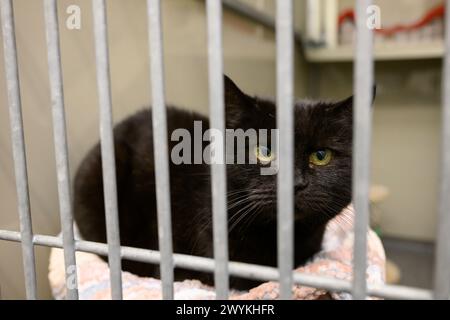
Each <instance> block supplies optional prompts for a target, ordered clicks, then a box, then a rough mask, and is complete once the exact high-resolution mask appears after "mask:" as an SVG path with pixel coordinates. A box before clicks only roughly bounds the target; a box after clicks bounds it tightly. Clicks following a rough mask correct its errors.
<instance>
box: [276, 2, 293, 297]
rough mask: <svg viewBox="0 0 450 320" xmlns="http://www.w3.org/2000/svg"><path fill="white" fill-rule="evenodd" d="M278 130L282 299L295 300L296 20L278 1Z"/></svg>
mask: <svg viewBox="0 0 450 320" xmlns="http://www.w3.org/2000/svg"><path fill="white" fill-rule="evenodd" d="M276 10H277V13H276V46H277V98H276V99H277V128H278V132H279V152H278V177H277V179H278V180H277V199H278V200H277V211H278V219H277V221H278V268H279V271H280V298H281V299H290V298H291V297H292V270H293V268H294V120H293V119H294V117H293V116H294V73H293V72H294V71H293V70H294V45H293V43H294V19H293V3H292V0H282V1H280V0H278V1H277V8H276Z"/></svg>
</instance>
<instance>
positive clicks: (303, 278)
mask: <svg viewBox="0 0 450 320" xmlns="http://www.w3.org/2000/svg"><path fill="white" fill-rule="evenodd" d="M0 240H6V241H14V242H20V241H21V235H20V233H19V232H16V231H8V230H0ZM33 243H34V244H35V245H40V246H45V247H53V248H62V241H61V239H60V238H58V237H53V236H47V235H35V236H34V237H33ZM75 247H76V250H77V251H83V252H90V253H94V254H98V255H103V256H106V255H108V246H107V245H106V244H105V243H98V242H92V241H81V240H77V241H76V242H75ZM121 254H122V258H124V259H128V260H133V261H140V262H146V263H153V264H158V263H160V259H161V255H160V253H159V252H158V251H154V250H148V249H141V248H134V247H127V246H123V247H122V251H121ZM173 257H174V265H175V266H176V267H178V268H184V269H191V270H196V271H202V272H214V271H215V262H214V259H211V258H205V257H197V256H190V255H185V254H177V253H175V254H174V255H173ZM229 271H230V274H231V275H234V276H240V277H245V278H248V279H255V280H263V281H277V280H278V279H279V272H278V270H277V269H276V268H272V267H266V266H260V265H254V264H248V263H242V262H233V261H231V262H229ZM293 283H295V284H300V285H304V286H308V287H315V288H319V289H325V290H330V291H343V292H351V290H352V283H351V282H348V281H345V280H339V279H335V278H331V277H324V276H316V275H311V274H304V273H299V272H293ZM368 294H371V295H373V296H378V297H383V298H390V299H431V298H432V296H433V294H432V292H431V291H430V290H424V289H418V288H410V287H406V286H398V285H381V286H373V285H369V286H368Z"/></svg>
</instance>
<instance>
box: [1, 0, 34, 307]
mask: <svg viewBox="0 0 450 320" xmlns="http://www.w3.org/2000/svg"><path fill="white" fill-rule="evenodd" d="M0 10H1V19H2V21H1V22H2V33H3V50H4V59H5V74H6V88H7V91H8V103H9V118H10V120H9V121H10V125H11V139H12V151H13V159H14V172H15V177H16V192H17V200H18V210H19V219H20V232H21V239H22V243H21V244H22V262H23V270H24V276H25V289H26V294H27V298H28V299H36V298H37V285H36V265H35V257H34V247H33V230H32V225H31V211H30V198H29V191H28V173H27V159H26V151H25V138H24V133H23V121H22V102H21V99H20V83H19V71H18V65H17V48H16V39H15V31H14V12H13V6H12V2H11V0H1V2H0Z"/></svg>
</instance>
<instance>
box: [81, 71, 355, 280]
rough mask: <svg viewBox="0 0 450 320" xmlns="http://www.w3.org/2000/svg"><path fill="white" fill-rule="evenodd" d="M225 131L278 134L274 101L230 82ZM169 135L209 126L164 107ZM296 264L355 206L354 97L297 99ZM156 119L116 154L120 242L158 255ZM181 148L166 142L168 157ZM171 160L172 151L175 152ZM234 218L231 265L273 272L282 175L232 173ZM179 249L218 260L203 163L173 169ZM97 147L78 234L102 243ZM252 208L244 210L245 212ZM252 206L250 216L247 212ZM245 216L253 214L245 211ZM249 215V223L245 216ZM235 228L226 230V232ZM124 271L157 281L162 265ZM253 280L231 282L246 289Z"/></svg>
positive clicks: (128, 126)
mask: <svg viewBox="0 0 450 320" xmlns="http://www.w3.org/2000/svg"><path fill="white" fill-rule="evenodd" d="M225 105H226V126H227V128H242V129H244V130H245V129H249V128H255V129H261V128H264V129H274V128H275V127H276V119H275V114H276V113H275V112H276V110H275V105H274V103H273V102H272V101H269V100H264V99H260V98H253V97H250V96H248V95H246V94H244V93H242V92H241V91H240V90H239V89H238V88H237V86H236V85H235V84H234V83H233V82H232V81H231V80H230V79H228V78H227V77H225ZM167 112H168V114H167V118H168V133H169V140H170V136H171V132H172V131H173V130H174V129H177V128H185V129H187V130H188V131H189V132H190V133H191V135H192V136H193V123H194V121H195V120H198V121H202V123H203V130H206V129H208V126H209V125H208V119H207V118H206V117H205V116H202V115H199V114H197V113H193V112H188V111H182V110H179V109H176V108H172V107H170V108H168V111H167ZM294 121H295V190H293V192H295V193H294V194H295V265H296V266H299V265H302V264H303V263H305V262H306V260H307V259H309V258H310V257H311V256H312V255H313V254H314V253H316V252H318V251H319V250H320V248H321V241H322V236H323V233H324V228H325V225H326V223H327V222H328V221H329V220H330V219H331V218H333V217H334V216H336V215H337V214H338V213H339V212H340V211H341V210H342V209H343V208H344V207H346V206H347V205H348V204H349V202H350V200H351V176H352V169H351V168H352V166H351V164H352V98H348V99H346V100H344V101H341V102H337V103H329V102H313V101H300V102H297V103H296V105H295V120H294ZM151 128H152V126H151V113H150V111H149V110H143V111H141V112H138V113H137V114H135V115H133V116H131V117H129V118H127V119H126V120H124V121H122V122H121V123H120V124H118V125H117V126H116V127H115V130H114V136H115V152H116V168H117V169H116V170H117V188H118V203H119V219H120V240H121V244H122V245H125V246H133V247H140V248H149V249H155V250H157V249H158V236H157V221H156V197H155V188H156V186H155V177H154V157H155V156H158V152H159V150H153V147H152V145H153V143H152V141H153V134H152V129H151ZM177 143H178V142H172V141H169V149H171V148H172V147H173V146H174V145H175V144H177ZM324 148H326V149H330V150H332V151H333V152H334V155H333V159H332V160H331V162H330V163H329V164H328V165H326V166H322V167H316V166H313V165H311V164H310V161H309V155H310V154H311V153H312V152H314V151H316V150H318V149H324ZM169 152H170V151H169ZM227 176H228V180H227V184H228V191H229V196H228V203H229V204H228V207H229V211H228V216H229V218H231V217H232V216H233V215H235V214H237V217H236V216H235V217H234V218H231V220H232V221H234V222H236V218H239V217H242V218H243V219H242V220H241V221H240V222H239V223H238V224H237V225H235V226H234V228H233V229H232V230H231V231H230V233H229V258H230V260H232V261H241V262H247V263H254V264H261V265H268V266H276V265H277V231H276V227H277V223H276V177H277V176H276V175H261V174H260V166H259V165H258V164H244V165H238V164H233V165H227ZM170 188H171V201H172V228H173V249H174V252H176V253H184V254H192V255H197V256H205V257H212V256H213V246H212V220H211V219H212V217H211V185H210V167H209V166H208V165H207V164H191V165H189V164H181V165H175V164H173V163H172V162H171V164H170ZM103 201H104V200H103V189H102V170H101V156H100V147H99V145H97V146H95V147H94V148H93V149H92V150H91V151H90V152H89V154H88V155H87V156H86V158H85V159H84V161H83V162H82V164H81V166H80V168H79V170H78V172H77V175H76V179H75V186H74V214H75V219H76V222H77V224H78V227H79V230H80V232H81V235H82V236H83V237H84V238H85V239H87V240H92V241H99V242H105V241H106V231H105V216H104V203H103ZM246 206H247V208H245V207H246ZM251 208H253V209H251ZM247 209H248V210H247ZM244 215H245V217H244ZM231 225H232V222H230V223H229V227H230V226H231ZM122 267H123V270H127V271H130V272H133V273H135V274H138V275H145V276H153V277H158V275H159V271H158V269H159V267H158V266H157V265H153V264H144V263H139V262H132V261H127V260H124V261H123V264H122ZM175 278H176V279H178V280H181V279H192V278H196V279H200V280H202V281H203V282H205V283H209V284H212V283H213V277H212V275H210V274H204V273H197V272H193V271H189V270H181V269H176V270H175ZM255 284H257V282H255V281H250V280H245V279H238V278H232V279H231V286H232V287H234V288H239V289H244V288H249V287H251V286H254V285H255Z"/></svg>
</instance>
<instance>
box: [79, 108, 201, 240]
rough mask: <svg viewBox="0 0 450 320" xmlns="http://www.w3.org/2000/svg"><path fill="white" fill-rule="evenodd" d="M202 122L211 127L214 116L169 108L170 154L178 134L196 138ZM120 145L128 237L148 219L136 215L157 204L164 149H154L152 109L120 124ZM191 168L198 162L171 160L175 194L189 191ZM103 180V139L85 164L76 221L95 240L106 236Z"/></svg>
mask: <svg viewBox="0 0 450 320" xmlns="http://www.w3.org/2000/svg"><path fill="white" fill-rule="evenodd" d="M196 121H201V123H202V126H203V127H204V129H205V128H207V127H208V120H207V118H206V117H205V116H203V115H200V114H198V113H195V112H192V111H186V110H182V109H178V108H175V107H168V108H167V131H168V132H167V133H168V134H167V138H168V145H169V156H170V150H171V149H172V147H173V146H174V145H175V144H177V143H178V142H177V141H172V139H171V136H172V132H173V131H174V130H176V129H184V130H187V131H188V132H189V133H190V134H191V135H192V136H193V135H194V124H195V122H196ZM114 149H115V162H116V180H117V194H118V204H119V219H120V227H121V234H122V233H125V234H124V238H125V239H126V238H129V236H128V237H127V236H125V235H128V232H130V233H132V232H133V229H134V230H135V227H136V226H135V225H134V224H135V223H142V217H136V215H140V214H141V213H142V212H144V211H147V212H148V211H150V212H153V211H154V208H155V202H156V199H155V178H154V171H155V167H154V158H155V155H156V156H158V152H160V150H154V148H153V128H152V111H151V109H150V108H146V109H143V110H141V111H138V112H136V113H135V114H133V115H131V116H129V117H127V118H126V119H124V120H122V121H121V122H119V123H118V124H117V125H115V127H114ZM169 161H170V158H169ZM198 169H199V168H197V169H195V170H198ZM191 170H192V166H175V165H173V163H172V161H170V171H171V185H172V192H173V193H175V194H182V193H183V192H186V191H187V190H186V186H187V185H188V184H186V183H184V182H185V179H186V177H189V176H193V175H192V174H190V171H191ZM180 179H184V180H183V181H179V180H180ZM102 180H103V179H102V164H101V148H100V142H98V143H97V144H96V145H95V146H94V147H93V148H92V149H91V150H90V151H89V152H88V154H87V155H86V156H85V158H84V159H83V161H82V162H81V164H80V166H79V168H78V170H77V173H76V175H75V180H74V216H75V220H76V222H77V224H78V226H79V229H80V232H81V235H82V236H83V237H85V238H86V239H89V240H92V241H105V240H106V230H105V227H104V226H105V218H104V198H103V181H102ZM183 199H186V198H184V197H183ZM180 200H181V199H180ZM178 202H180V201H178ZM183 204H184V205H186V203H183ZM150 218H151V217H150V216H149V217H148V219H150ZM146 220H147V218H146ZM148 223H151V221H148ZM139 246H141V245H139Z"/></svg>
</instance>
